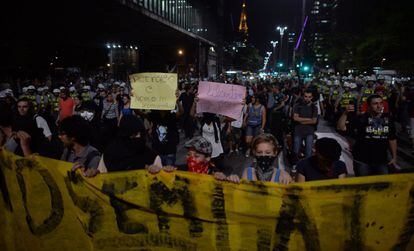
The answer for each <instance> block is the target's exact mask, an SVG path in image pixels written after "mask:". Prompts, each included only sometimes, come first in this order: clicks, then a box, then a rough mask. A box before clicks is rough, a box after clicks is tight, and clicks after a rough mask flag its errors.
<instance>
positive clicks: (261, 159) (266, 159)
mask: <svg viewBox="0 0 414 251" xmlns="http://www.w3.org/2000/svg"><path fill="white" fill-rule="evenodd" d="M275 159H276V156H256V164H257V167H258V168H260V169H261V170H262V172H264V173H265V172H268V171H269V170H271V167H272V165H273V162H275Z"/></svg>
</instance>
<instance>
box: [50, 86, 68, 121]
mask: <svg viewBox="0 0 414 251" xmlns="http://www.w3.org/2000/svg"><path fill="white" fill-rule="evenodd" d="M63 90H65V88H63ZM59 100H60V90H59V89H53V95H51V96H50V100H49V103H50V111H51V113H52V117H53V120H54V121H56V120H57V119H58V117H59Z"/></svg>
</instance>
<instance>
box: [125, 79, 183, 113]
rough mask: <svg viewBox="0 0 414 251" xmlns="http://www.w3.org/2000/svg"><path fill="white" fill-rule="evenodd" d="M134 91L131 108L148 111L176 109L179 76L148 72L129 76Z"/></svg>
mask: <svg viewBox="0 0 414 251" xmlns="http://www.w3.org/2000/svg"><path fill="white" fill-rule="evenodd" d="M129 79H130V81H131V86H132V90H133V96H132V97H131V108H133V109H147V110H173V109H175V102H176V97H175V92H176V90H177V74H175V73H160V72H153V73H150V72H147V73H137V74H133V75H130V76H129Z"/></svg>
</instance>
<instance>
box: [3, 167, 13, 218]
mask: <svg viewBox="0 0 414 251" xmlns="http://www.w3.org/2000/svg"><path fill="white" fill-rule="evenodd" d="M0 192H1V195H2V197H3V202H4V205H5V206H6V209H7V210H8V211H9V212H13V206H12V203H11V201H10V193H9V189H7V183H6V176H5V175H4V172H3V166H0Z"/></svg>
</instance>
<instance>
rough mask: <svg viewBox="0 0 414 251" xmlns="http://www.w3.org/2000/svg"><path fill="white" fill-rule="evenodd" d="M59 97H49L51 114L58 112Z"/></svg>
mask: <svg viewBox="0 0 414 251" xmlns="http://www.w3.org/2000/svg"><path fill="white" fill-rule="evenodd" d="M59 99H60V98H59V97H51V102H50V103H51V104H52V112H59Z"/></svg>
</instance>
